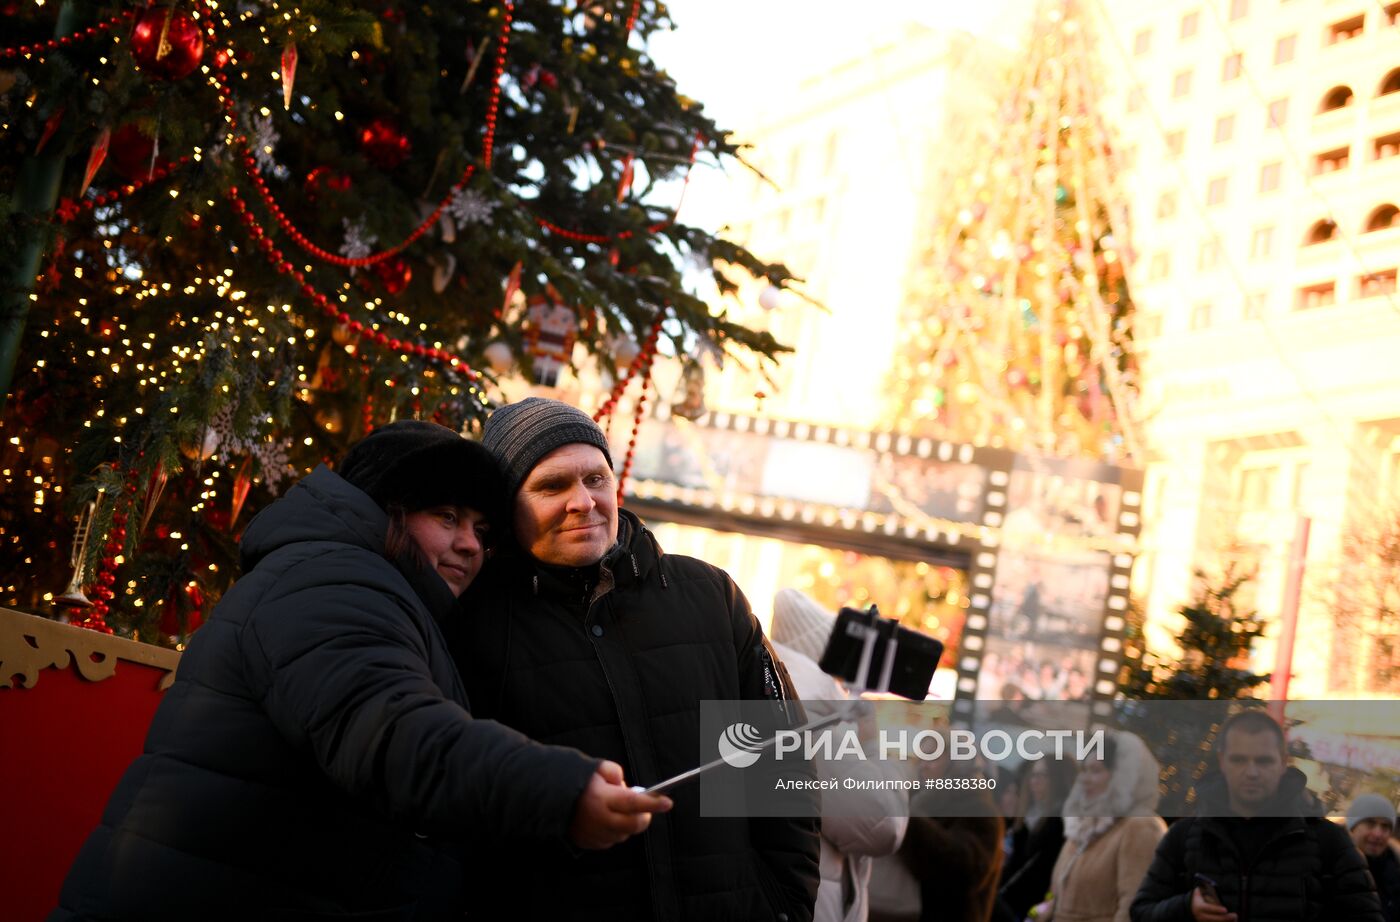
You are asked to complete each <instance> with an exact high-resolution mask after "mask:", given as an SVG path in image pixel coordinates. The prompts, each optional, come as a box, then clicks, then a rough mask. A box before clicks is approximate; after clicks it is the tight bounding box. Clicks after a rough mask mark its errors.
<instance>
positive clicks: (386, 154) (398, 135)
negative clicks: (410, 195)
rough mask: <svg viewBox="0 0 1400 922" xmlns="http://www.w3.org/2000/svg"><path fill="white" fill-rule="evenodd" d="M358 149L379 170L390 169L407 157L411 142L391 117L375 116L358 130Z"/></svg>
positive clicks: (411, 146) (411, 150) (411, 145)
mask: <svg viewBox="0 0 1400 922" xmlns="http://www.w3.org/2000/svg"><path fill="white" fill-rule="evenodd" d="M360 150H362V151H364V154H365V156H366V157H368V158H369V159H370V162H371V163H373V164H374V165H375V166H377V167H379V168H380V169H381V170H392V169H394V168H395V167H397V166H398V165H399V164H401V163H403V162H404V161H405V160H407V159H408V155H409V154H410V153H412V152H413V144H412V143H411V142H410V141H409V140H408V136H407V135H405V134H404V133H403V131H402V130H401V129H400V128H399V126H398V125H397V124H396V123H394V122H393V121H392V120H391V119H387V118H377V119H374V120H373V121H371V122H370V123H369V124H368V125H366V126H365V127H364V128H362V129H361V130H360Z"/></svg>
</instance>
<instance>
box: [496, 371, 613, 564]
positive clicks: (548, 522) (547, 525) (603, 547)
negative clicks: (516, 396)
mask: <svg viewBox="0 0 1400 922" xmlns="http://www.w3.org/2000/svg"><path fill="white" fill-rule="evenodd" d="M481 443H482V444H483V445H485V446H486V447H487V449H489V450H490V452H491V453H492V454H493V455H495V456H496V460H497V461H498V462H500V465H501V469H502V471H503V472H504V473H505V476H506V491H507V493H508V494H509V496H510V497H511V499H512V502H513V503H514V518H513V523H512V524H513V525H514V529H515V539H516V541H517V542H518V543H519V544H520V547H521V549H522V550H524V551H526V552H528V553H529V554H530V555H531V556H533V557H534V558H535V559H536V560H538V561H539V562H540V563H544V564H552V565H555V566H564V567H592V566H594V565H596V564H597V563H598V562H599V561H600V560H602V559H603V555H604V554H605V553H607V551H608V549H609V548H611V547H612V546H613V544H614V543H615V542H616V541H617V478H616V477H615V476H613V471H612V455H611V454H609V452H608V440H607V437H606V436H604V435H603V430H602V429H600V428H598V424H597V423H595V422H594V421H593V420H592V419H590V418H589V417H588V415H587V414H585V413H584V412H583V411H582V410H578V409H575V408H574V407H571V406H569V405H568V404H567V403H561V402H560V401H558V400H546V399H544V398H542V397H529V398H527V399H525V400H522V401H520V402H519V403H512V404H507V405H506V406H503V407H501V408H500V409H499V410H497V411H496V412H494V413H492V414H491V416H490V418H488V419H487V420H486V428H485V430H484V431H483V432H482V434H481Z"/></svg>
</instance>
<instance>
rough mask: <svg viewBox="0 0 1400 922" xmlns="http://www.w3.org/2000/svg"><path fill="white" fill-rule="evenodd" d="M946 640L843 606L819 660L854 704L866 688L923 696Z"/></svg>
mask: <svg viewBox="0 0 1400 922" xmlns="http://www.w3.org/2000/svg"><path fill="white" fill-rule="evenodd" d="M942 655H943V644H942V643H940V642H939V641H937V640H935V639H933V638H932V637H930V636H928V635H927V634H921V633H919V632H918V631H912V630H910V629H909V628H906V627H902V626H901V625H900V624H899V622H897V621H892V620H891V619H889V618H882V617H880V612H879V609H877V608H876V607H875V606H874V605H872V606H870V609H869V610H868V611H857V610H856V609H854V608H843V609H841V611H840V612H838V613H837V615H836V624H835V625H834V626H833V627H832V629H831V635H830V636H829V637H828V638H827V640H826V650H825V651H824V652H823V653H822V658H821V660H820V661H818V665H819V666H820V667H821V669H822V671H823V672H825V673H827V674H828V675H831V676H835V677H836V678H838V679H840V680H841V681H843V682H845V683H846V685H847V686H848V687H849V688H850V689H851V693H852V695H853V696H855V697H854V699H853V700H852V701H851V702H850V704H851V705H852V709H853V708H854V707H856V706H859V704H860V701H859V700H858V699H859V697H860V695H861V694H862V693H864V692H884V693H889V694H893V695H899V696H900V697H901V698H908V699H910V700H911V701H923V700H924V699H925V698H926V697H928V686H929V683H930V682H932V681H933V673H934V671H935V670H937V669H938V660H939V658H940V657H941V656H942ZM852 709H846V708H843V709H840V710H838V711H836V712H835V713H833V714H828V715H827V716H825V717H819V718H817V719H816V720H810V721H808V722H807V723H805V724H803V725H802V726H800V727H794V728H793V729H795V730H797V731H799V732H803V731H808V730H817V729H820V728H822V727H825V726H828V725H830V724H834V723H839V722H840V721H842V720H848V719H850V717H851V716H852V715H851V713H850V711H851V710H852ZM776 742H777V737H776V736H775V737H773V738H772V739H770V740H767V741H765V742H764V743H762V744H760V745H759V746H758V747H757V749H756V750H754V751H757V752H761V751H763V750H764V749H767V748H768V747H769V746H772V745H773V744H774V743H776ZM724 764H725V761H724V759H723V758H719V759H715V760H714V761H712V762H707V763H705V764H704V765H701V766H700V767H698V768H692V769H691V770H690V771H688V772H682V773H681V774H679V775H675V776H673V777H671V778H667V779H666V780H665V781H662V782H660V783H658V784H654V785H652V786H651V787H649V788H634V790H641V791H643V792H644V793H647V794H660V793H663V792H665V791H667V790H669V789H671V788H673V787H675V786H676V785H678V784H681V783H683V782H686V781H689V780H690V779H692V778H698V777H699V776H700V775H702V774H704V773H705V772H707V771H709V770H711V769H713V768H718V767H719V766H721V765H724Z"/></svg>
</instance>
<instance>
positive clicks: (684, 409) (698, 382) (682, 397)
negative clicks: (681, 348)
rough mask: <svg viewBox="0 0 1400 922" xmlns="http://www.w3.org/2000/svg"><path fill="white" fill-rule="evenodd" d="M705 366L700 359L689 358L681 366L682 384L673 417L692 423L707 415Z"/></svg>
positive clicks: (672, 412) (672, 411)
mask: <svg viewBox="0 0 1400 922" xmlns="http://www.w3.org/2000/svg"><path fill="white" fill-rule="evenodd" d="M705 410H706V407H705V366H704V365H701V364H700V361H699V360H698V359H693V358H688V359H686V360H685V364H684V365H682V366H681V382H680V387H679V388H678V389H677V394H676V402H675V403H673V404H671V415H672V416H679V417H680V418H681V419H688V420H691V421H694V420H697V419H699V418H700V417H702V416H704V415H705Z"/></svg>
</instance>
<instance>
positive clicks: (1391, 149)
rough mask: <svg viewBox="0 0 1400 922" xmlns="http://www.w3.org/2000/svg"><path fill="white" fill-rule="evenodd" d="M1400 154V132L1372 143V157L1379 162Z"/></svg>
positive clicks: (1383, 136) (1384, 136)
mask: <svg viewBox="0 0 1400 922" xmlns="http://www.w3.org/2000/svg"><path fill="white" fill-rule="evenodd" d="M1396 154H1400V131H1397V132H1395V133H1394V134H1387V135H1382V136H1381V137H1379V138H1376V139H1375V140H1374V141H1372V142H1371V156H1372V157H1374V158H1375V159H1377V160H1384V159H1386V158H1387V157H1394V156H1395V155H1396Z"/></svg>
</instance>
